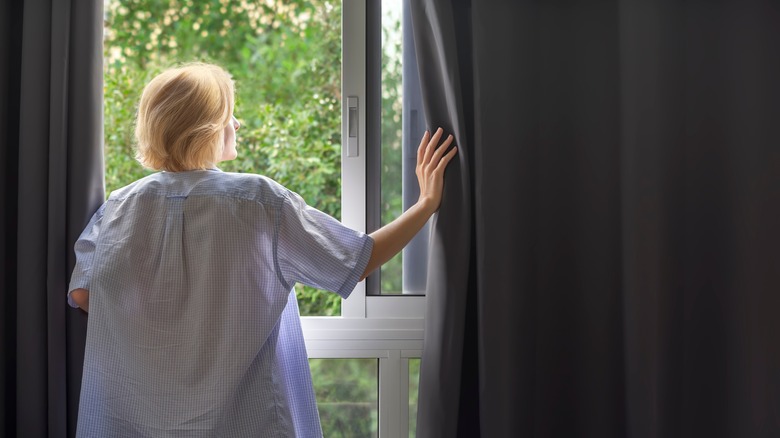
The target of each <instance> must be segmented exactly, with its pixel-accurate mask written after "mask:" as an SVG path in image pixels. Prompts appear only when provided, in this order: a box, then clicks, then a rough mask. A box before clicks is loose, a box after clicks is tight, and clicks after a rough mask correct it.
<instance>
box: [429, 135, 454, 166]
mask: <svg viewBox="0 0 780 438" xmlns="http://www.w3.org/2000/svg"><path fill="white" fill-rule="evenodd" d="M453 139H454V137H453V136H452V134H450V136H449V137H447V140H444V143H442V144H440V145H439V146H438V147H437V148H436V152H434V153H433V156H432V157H431V164H433V165H434V166H436V165H438V164H439V160H441V156H442V155H444V152H446V151H447V148H449V147H450V145H451V144H452V140H453Z"/></svg>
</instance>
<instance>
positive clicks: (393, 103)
mask: <svg viewBox="0 0 780 438" xmlns="http://www.w3.org/2000/svg"><path fill="white" fill-rule="evenodd" d="M382 24H383V26H382V122H381V123H382V184H381V186H382V188H381V193H382V200H381V202H382V204H381V206H380V209H381V210H380V211H381V216H382V225H385V224H388V223H390V222H392V221H393V219H395V218H397V217H398V216H400V215H401V213H403V205H402V201H403V199H402V197H401V195H402V193H401V177H402V174H401V171H402V167H401V158H402V154H401V147H402V144H403V143H402V140H403V137H402V129H401V121H402V119H401V117H402V114H403V101H402V91H403V88H402V87H403V82H402V80H401V78H402V65H401V53H402V45H403V34H402V33H401V21H400V17H392V16H391V15H387V14H386V15H385V17H384V19H383V20H382ZM402 257H403V253H402V252H401V253H398V254H397V255H396V256H395V257H393V258H392V259H391V260H390V261H389V262H387V263H385V264H384V266H382V275H381V288H382V292H383V293H400V292H401V290H402V287H403V286H402V281H401V280H402V277H401V270H402V266H403V264H402Z"/></svg>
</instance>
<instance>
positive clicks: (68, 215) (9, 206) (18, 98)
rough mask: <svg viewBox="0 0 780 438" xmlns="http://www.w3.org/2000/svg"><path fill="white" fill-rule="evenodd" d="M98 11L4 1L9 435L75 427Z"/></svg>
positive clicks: (97, 110)
mask: <svg viewBox="0 0 780 438" xmlns="http://www.w3.org/2000/svg"><path fill="white" fill-rule="evenodd" d="M102 10H103V2H102V1H99V0H90V1H79V0H73V1H51V0H34V1H30V0H28V1H23V2H8V3H4V5H3V6H2V13H3V15H2V21H3V24H4V26H3V27H2V29H3V30H2V32H3V38H2V39H3V46H2V51H1V52H0V56H2V58H0V59H2V61H1V62H0V65H2V67H0V68H1V69H2V76H1V77H0V78H2V82H0V93H1V94H2V97H3V99H2V110H0V111H2V115H3V117H2V118H3V125H2V139H3V142H4V145H5V146H4V149H5V150H4V154H3V156H2V158H3V163H2V166H3V170H4V173H3V175H2V177H1V178H0V181H1V183H0V184H2V193H3V194H2V198H0V201H1V202H2V207H1V208H2V211H3V222H2V226H3V242H2V248H3V250H2V270H3V272H2V277H1V279H2V307H3V315H4V318H3V329H2V338H0V342H2V350H0V351H2V353H0V354H2V360H1V362H2V365H1V366H2V371H3V373H2V375H3V380H2V392H3V398H2V409H0V410H2V412H3V416H2V417H0V430H2V431H3V433H4V434H5V435H7V436H29V437H36V436H66V435H69V436H72V435H74V434H75V420H76V414H77V409H78V394H79V389H80V382H81V363H82V360H83V350H84V341H85V334H86V316H85V315H83V314H80V313H78V312H74V311H71V310H68V308H67V303H66V300H65V293H66V291H67V281H68V278H69V275H70V271H71V269H72V268H73V263H74V261H75V260H74V255H73V251H72V248H73V243H74V242H75V240H76V238H77V237H78V235H79V233H80V232H81V230H82V229H83V227H84V225H85V224H86V222H87V221H88V219H89V217H90V216H91V215H92V213H93V212H94V210H95V209H96V208H97V206H98V205H99V204H100V203H101V202H102V200H103V198H104V191H103V156H102V137H103V130H102V123H103V122H102V119H103V118H102V111H103V110H102V33H103V30H102V19H103V12H102ZM5 25H7V26H5Z"/></svg>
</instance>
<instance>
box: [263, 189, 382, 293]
mask: <svg viewBox="0 0 780 438" xmlns="http://www.w3.org/2000/svg"><path fill="white" fill-rule="evenodd" d="M276 230H277V232H276V236H275V247H276V253H275V254H276V263H277V270H278V272H279V276H280V279H281V281H282V282H283V283H284V284H285V287H287V288H290V287H292V286H293V284H294V283H302V284H305V285H308V286H313V287H316V288H319V289H326V290H329V291H333V292H336V293H338V294H339V295H341V296H342V297H344V298H347V297H348V296H349V294H350V293H352V289H354V288H355V285H356V284H357V282H358V281H359V280H360V277H361V276H362V274H363V272H364V271H365V269H366V266H367V265H368V259H369V258H370V257H371V250H372V249H373V246H374V240H373V239H372V238H371V237H369V236H367V235H366V234H364V233H361V232H359V231H355V230H353V229H351V228H348V227H346V226H344V225H343V224H342V223H341V222H339V221H337V220H336V219H334V218H333V217H331V216H329V215H327V214H325V213H323V212H321V211H319V210H317V209H315V208H312V207H310V206H308V205H306V203H305V202H304V201H303V199H302V198H301V197H300V196H299V195H297V194H296V193H293V192H289V193H288V196H286V197H285V198H284V202H283V203H282V205H281V207H280V212H279V216H278V218H277V227H276Z"/></svg>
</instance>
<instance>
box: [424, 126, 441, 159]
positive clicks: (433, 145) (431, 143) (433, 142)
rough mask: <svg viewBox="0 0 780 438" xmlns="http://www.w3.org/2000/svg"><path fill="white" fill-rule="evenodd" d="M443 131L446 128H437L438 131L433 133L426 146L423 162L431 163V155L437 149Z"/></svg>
mask: <svg viewBox="0 0 780 438" xmlns="http://www.w3.org/2000/svg"><path fill="white" fill-rule="evenodd" d="M443 133H444V130H443V129H442V128H439V129H437V130H436V133H435V134H433V137H432V138H431V140H430V141H429V142H428V146H426V148H425V156H424V157H423V163H429V162H430V161H431V157H432V156H433V153H434V152H435V151H436V145H437V144H439V140H440V139H441V136H442V134H443Z"/></svg>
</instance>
